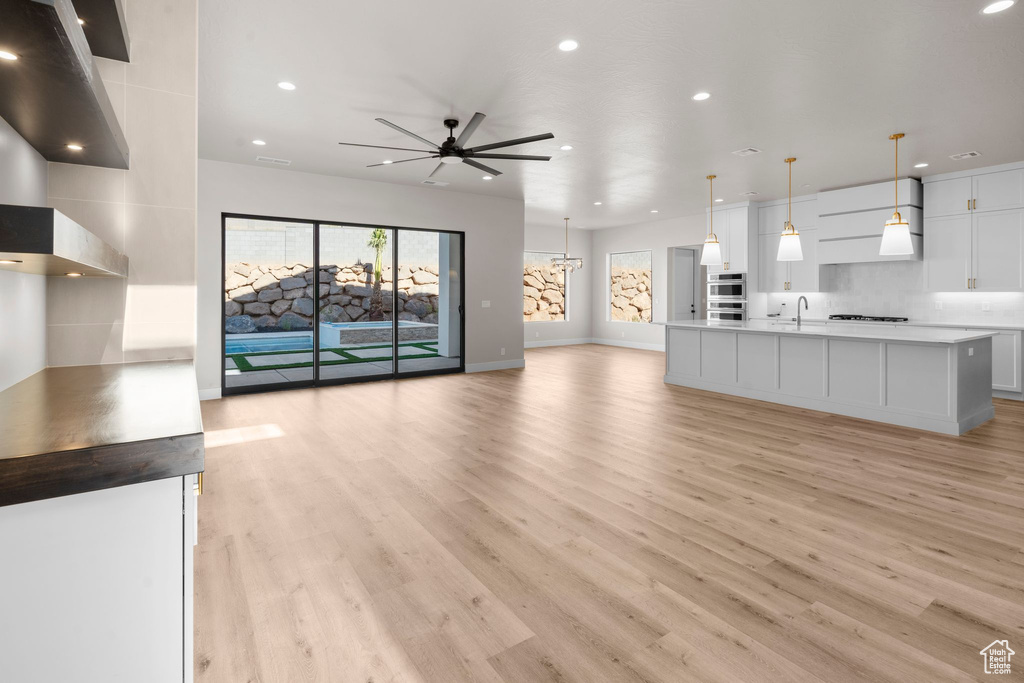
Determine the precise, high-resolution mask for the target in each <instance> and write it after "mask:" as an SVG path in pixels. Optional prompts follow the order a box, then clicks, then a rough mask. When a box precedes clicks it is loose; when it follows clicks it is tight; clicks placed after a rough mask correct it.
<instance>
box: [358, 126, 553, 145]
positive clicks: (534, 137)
mask: <svg viewBox="0 0 1024 683" xmlns="http://www.w3.org/2000/svg"><path fill="white" fill-rule="evenodd" d="M378 120H379V119H378ZM553 137H555V136H554V134H553V133H544V134H543V135H531V136H530V137H528V138H516V139H515V140H505V142H492V143H491V144H489V145H480V146H479V147H474V148H473V149H467V150H466V151H467V152H483V151H484V150H488V149H498V148H499V147H511V146H513V145H525V144H526V143H527V142H537V141H538V140H550V139H551V138H553Z"/></svg>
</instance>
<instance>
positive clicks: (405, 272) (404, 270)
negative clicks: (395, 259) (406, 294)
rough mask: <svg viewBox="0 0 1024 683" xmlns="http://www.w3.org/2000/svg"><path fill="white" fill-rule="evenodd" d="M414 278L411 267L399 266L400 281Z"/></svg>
mask: <svg viewBox="0 0 1024 683" xmlns="http://www.w3.org/2000/svg"><path fill="white" fill-rule="evenodd" d="M411 277H412V271H411V270H409V266H398V279H399V280H408V279H409V278H411Z"/></svg>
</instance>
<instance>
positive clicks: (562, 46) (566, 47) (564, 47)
mask: <svg viewBox="0 0 1024 683" xmlns="http://www.w3.org/2000/svg"><path fill="white" fill-rule="evenodd" d="M579 46H580V44H579V43H577V42H576V41H575V40H572V39H569V40H563V41H562V42H560V43H559V44H558V49H559V50H561V51H562V52H572V51H573V50H575V49H576V48H578V47H579Z"/></svg>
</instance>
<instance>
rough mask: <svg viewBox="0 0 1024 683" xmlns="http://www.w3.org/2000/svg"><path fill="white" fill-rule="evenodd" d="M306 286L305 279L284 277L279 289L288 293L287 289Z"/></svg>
mask: <svg viewBox="0 0 1024 683" xmlns="http://www.w3.org/2000/svg"><path fill="white" fill-rule="evenodd" d="M305 286H306V278H304V277H286V278H284V279H282V280H281V289H283V290H285V291H288V290H289V289H298V288H299V287H305Z"/></svg>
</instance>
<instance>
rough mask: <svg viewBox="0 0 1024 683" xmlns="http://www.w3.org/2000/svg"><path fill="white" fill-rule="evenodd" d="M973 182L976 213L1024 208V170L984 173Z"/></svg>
mask: <svg viewBox="0 0 1024 683" xmlns="http://www.w3.org/2000/svg"><path fill="white" fill-rule="evenodd" d="M973 180H974V184H973V188H972V191H973V193H974V197H973V202H972V203H971V208H972V209H973V210H974V211H1002V210H1003V209H1015V208H1019V207H1022V206H1024V169H1016V170H1013V171H1000V172H998V173H984V174H982V175H976V176H974V178H973ZM947 182H948V181H947Z"/></svg>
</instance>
